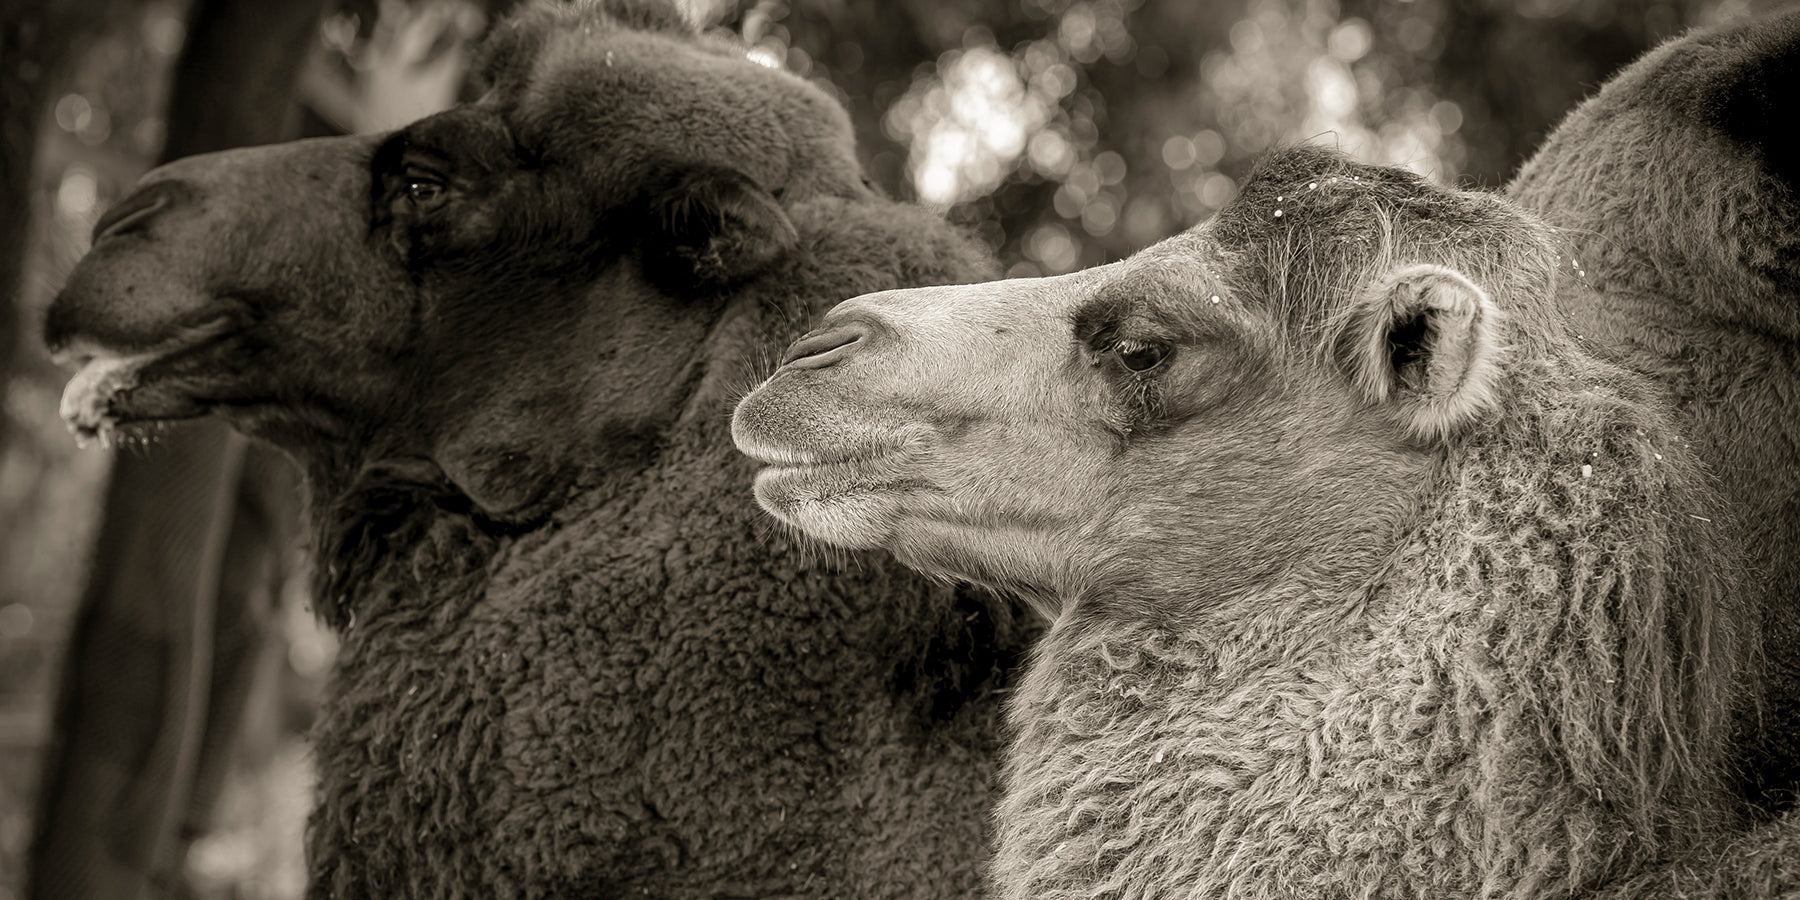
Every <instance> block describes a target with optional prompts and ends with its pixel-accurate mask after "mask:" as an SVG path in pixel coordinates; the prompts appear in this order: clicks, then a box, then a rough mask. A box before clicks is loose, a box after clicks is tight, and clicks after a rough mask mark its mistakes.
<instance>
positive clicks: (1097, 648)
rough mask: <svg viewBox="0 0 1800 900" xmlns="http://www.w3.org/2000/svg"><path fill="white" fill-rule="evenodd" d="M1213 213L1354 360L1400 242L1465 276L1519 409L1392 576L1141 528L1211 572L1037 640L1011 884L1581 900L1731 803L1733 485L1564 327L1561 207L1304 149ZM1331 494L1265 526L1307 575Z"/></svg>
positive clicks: (1495, 421) (1268, 301)
mask: <svg viewBox="0 0 1800 900" xmlns="http://www.w3.org/2000/svg"><path fill="white" fill-rule="evenodd" d="M1333 179H1335V181H1334V180H1333ZM1346 181H1353V182H1354V183H1353V184H1350V185H1346V184H1345V182H1346ZM1318 182H1324V184H1321V186H1320V188H1319V189H1317V190H1316V191H1308V192H1307V194H1306V195H1305V196H1302V197H1300V198H1299V202H1294V201H1293V200H1290V199H1285V198H1291V197H1293V196H1294V194H1295V192H1296V191H1307V190H1308V189H1307V185H1309V184H1313V183H1318ZM1276 196H1282V197H1283V198H1284V199H1283V200H1282V201H1276V200H1274V198H1275V197H1276ZM1277 202H1279V203H1281V204H1282V208H1283V209H1284V216H1283V218H1282V219H1281V220H1280V221H1281V222H1282V223H1283V224H1280V225H1276V224H1272V223H1271V221H1270V220H1268V218H1267V217H1266V215H1264V214H1265V213H1266V212H1267V211H1268V210H1269V209H1272V208H1274V205H1273V204H1275V203H1277ZM1211 235H1212V236H1213V238H1214V239H1216V240H1217V241H1218V242H1219V243H1220V244H1221V245H1222V246H1223V248H1224V251H1223V252H1224V257H1225V260H1226V261H1225V262H1224V264H1223V265H1224V267H1225V269H1226V271H1225V272H1224V273H1223V277H1224V280H1225V281H1226V282H1227V283H1229V284H1231V285H1232V286H1233V287H1234V290H1233V295H1234V297H1235V298H1236V299H1237V300H1238V301H1240V302H1243V303H1246V304H1249V305H1251V306H1253V307H1255V306H1266V307H1267V308H1270V309H1271V310H1272V311H1274V312H1276V313H1277V314H1278V315H1280V316H1281V317H1282V319H1283V320H1284V322H1285V325H1286V328H1285V329H1284V331H1285V332H1286V334H1285V336H1284V337H1283V338H1282V339H1281V340H1280V345H1281V346H1283V347H1285V352H1286V353H1289V354H1293V355H1295V356H1298V357H1311V358H1314V359H1331V358H1333V357H1337V356H1338V355H1339V354H1341V353H1342V352H1343V351H1342V344H1341V343H1340V342H1339V341H1338V340H1337V339H1336V338H1335V336H1334V335H1335V334H1337V333H1341V332H1338V331H1337V330H1336V326H1335V325H1334V323H1335V322H1336V321H1337V320H1339V319H1340V318H1341V317H1342V316H1341V310H1339V309H1336V308H1333V304H1335V303H1341V302H1342V300H1341V299H1338V298H1343V297H1346V296H1350V297H1354V296H1356V292H1354V291H1348V290H1345V289H1344V288H1345V287H1346V286H1349V285H1354V284H1356V283H1358V282H1366V280H1367V273H1369V272H1371V271H1381V270H1383V269H1384V268H1386V267H1387V265H1388V262H1387V261H1389V260H1394V259H1426V260H1430V261H1432V262H1434V263H1438V264H1441V265H1446V266H1449V267H1451V268H1454V269H1456V270H1458V271H1461V272H1464V273H1467V274H1468V275H1469V277H1470V278H1471V279H1472V280H1474V281H1475V282H1477V283H1479V284H1482V285H1484V286H1486V288H1487V289H1488V291H1489V293H1490V294H1491V296H1492V297H1493V300H1494V303H1495V305H1496V306H1497V307H1498V308H1499V310H1501V313H1502V315H1503V318H1502V319H1501V321H1502V322H1503V323H1505V328H1506V330H1505V332H1504V339H1503V340H1502V341H1501V343H1502V345H1503V346H1505V348H1506V351H1505V353H1503V354H1501V355H1500V357H1499V359H1498V360H1497V361H1496V365H1497V367H1498V369H1499V372H1498V378H1497V381H1496V382H1495V383H1494V384H1493V386H1492V390H1493V398H1492V401H1493V403H1494V404H1495V407H1496V409H1495V411H1494V412H1493V414H1491V415H1489V416H1485V417H1483V420H1482V421H1481V422H1480V426H1479V427H1470V428H1468V429H1466V430H1465V432H1464V433H1463V434H1462V435H1460V436H1458V437H1453V438H1450V439H1448V440H1445V441H1444V442H1443V443H1442V444H1441V446H1440V447H1439V449H1438V450H1437V452H1436V454H1435V456H1436V459H1435V461H1434V462H1433V464H1432V465H1431V466H1430V468H1429V469H1428V470H1427V472H1426V473H1425V474H1424V476H1423V477H1422V478H1420V479H1419V480H1418V481H1417V482H1416V484H1415V486H1414V488H1413V494H1412V496H1411V498H1410V501H1411V503H1412V504H1415V507H1414V508H1416V509H1417V510H1418V512H1417V514H1416V516H1414V517H1411V518H1410V520H1407V519H1402V520H1401V521H1399V522H1397V523H1396V524H1397V525H1398V527H1397V529H1396V530H1395V531H1394V532H1392V533H1388V534H1383V533H1381V532H1375V533H1363V534H1361V535H1360V536H1359V539H1360V540H1364V541H1368V542H1369V543H1370V546H1371V548H1373V549H1376V550H1377V551H1378V552H1379V554H1380V555H1381V556H1382V557H1384V559H1383V561H1382V564H1381V566H1380V568H1379V569H1378V570H1376V572H1375V573H1374V577H1372V578H1370V579H1368V580H1366V581H1361V580H1335V581H1325V580H1320V579H1312V580H1311V581H1310V583H1307V581H1305V580H1300V581H1296V580H1294V579H1291V578H1278V579H1275V580H1273V581H1272V582H1271V583H1270V584H1269V585H1268V586H1267V587H1263V588H1260V589H1256V590H1250V591H1244V592H1238V593H1234V592H1220V591H1218V590H1215V589H1209V587H1208V585H1211V584H1213V583H1215V582H1214V577H1213V575H1212V570H1213V567H1214V566H1216V565H1218V562H1217V561H1216V560H1209V559H1206V558H1204V557H1194V556H1190V555H1186V554H1179V551H1177V550H1175V549H1173V548H1165V552H1167V553H1169V554H1170V555H1168V556H1161V557H1159V556H1156V555H1143V554H1142V553H1141V551H1139V550H1138V549H1135V548H1124V549H1122V550H1121V552H1120V553H1119V554H1118V555H1119V557H1120V558H1119V559H1118V561H1117V564H1118V565H1119V566H1120V567H1121V568H1126V567H1137V568H1160V567H1162V566H1166V565H1169V563H1170V562H1171V561H1174V560H1179V563H1180V565H1181V566H1182V571H1184V572H1185V575H1186V576H1187V577H1188V578H1189V579H1190V582H1189V583H1190V585H1192V587H1189V588H1186V589H1185V590H1182V591H1181V592H1180V593H1178V594H1176V595H1174V596H1167V597H1161V598H1157V601H1158V605H1159V606H1161V607H1163V608H1165V609H1168V608H1172V609H1175V610H1177V611H1178V612H1177V613H1176V614H1174V615H1166V614H1165V615H1156V614H1155V613H1150V614H1147V615H1146V614H1145V612H1146V606H1145V605H1144V604H1143V603H1141V602H1133V603H1129V604H1121V603H1119V602H1117V601H1116V600H1115V599H1113V598H1109V597H1107V596H1104V595H1102V594H1095V595H1092V596H1087V597H1082V598H1079V599H1076V600H1075V601H1074V602H1073V603H1071V604H1068V606H1070V607H1072V611H1071V612H1070V613H1069V614H1068V616H1067V618H1065V619H1064V620H1063V621H1060V622H1059V623H1058V624H1057V626H1056V627H1055V630H1054V631H1053V632H1052V634H1051V635H1050V636H1049V638H1048V639H1047V640H1046V641H1045V642H1044V643H1043V644H1042V645H1041V646H1040V647H1039V648H1038V650H1037V651H1036V661H1035V663H1034V665H1033V667H1032V669H1031V672H1030V674H1029V676H1028V677H1027V680H1026V682H1025V683H1024V685H1023V686H1022V687H1021V689H1020V692H1019V694H1018V698H1017V702H1016V705H1015V706H1014V707H1013V710H1012V719H1013V721H1014V722H1015V723H1016V724H1017V727H1018V728H1019V732H1018V736H1017V738H1016V739H1015V741H1014V743H1013V754H1012V756H1011V758H1010V759H1009V760H1008V764H1007V778H1008V790H1007V794H1006V797H1005V800H1004V801H1003V803H1002V806H1001V811H1000V814H999V819H1000V822H1001V828H1002V831H1001V851H1000V854H1001V855H1000V858H999V863H998V867H997V874H998V879H999V881H1000V883H1001V884H1002V886H1003V887H1004V890H1005V895H1006V896H1008V897H1014V898H1021V900H1023V898H1041V897H1071V898H1072V897H1108V896H1116V897H1162V896H1182V895H1184V894H1185V893H1186V892H1189V891H1198V892H1200V893H1201V894H1204V895H1230V896H1237V897H1269V898H1275V897H1303V896H1305V897H1325V896H1367V897H1400V896H1411V897H1537V896H1559V895H1564V894H1567V893H1570V892H1573V891H1577V890H1580V889H1583V888H1586V887H1591V886H1594V885H1598V884H1602V883H1604V882H1605V881H1607V880H1608V879H1609V878H1612V877H1614V876H1616V875H1619V874H1621V873H1626V872H1631V871H1635V870H1637V869H1639V868H1642V867H1643V866H1645V865H1646V864H1647V863H1650V862H1652V861H1654V860H1657V859H1658V858H1660V857H1662V856H1664V855H1665V854H1669V853H1679V852H1682V851H1684V850H1686V849H1687V848H1690V847H1692V846H1694V845H1695V844H1697V843H1699V842H1701V841H1703V840H1705V839H1706V838H1707V837H1708V836H1709V835H1710V833H1711V832H1712V831H1713V830H1715V829H1718V828H1720V827H1728V826H1729V825H1730V823H1731V822H1732V821H1733V818H1732V815H1731V813H1730V812H1729V807H1728V806H1727V805H1726V804H1725V802H1724V798H1723V797H1722V796H1721V791H1720V790H1719V784H1720V783H1721V781H1722V780H1723V760H1722V747H1723V738H1724V734H1725V727H1724V722H1725V717H1724V715H1723V714H1722V713H1723V710H1724V709H1725V708H1727V706H1728V704H1729V698H1730V697H1731V695H1732V693H1731V692H1732V689H1733V688H1734V687H1735V682H1734V678H1733V673H1734V668H1735V666H1736V665H1737V664H1738V659H1739V656H1740V654H1741V652H1742V647H1743V645H1742V643H1741V641H1740V639H1739V636H1738V635H1736V634H1735V633H1734V632H1733V629H1732V624H1731V619H1730V616H1729V615H1724V614H1722V613H1727V612H1728V611H1729V608H1730V607H1729V604H1730V603H1731V598H1730V596H1729V594H1728V593H1727V592H1726V591H1724V590H1723V589H1722V583H1721V581H1720V580H1718V578H1717V575H1716V573H1715V571H1714V570H1713V564H1714V563H1716V562H1717V561H1718V560H1720V559H1721V558H1722V557H1719V556H1715V555H1714V554H1715V553H1716V552H1717V550H1718V548H1717V547H1716V546H1714V545H1713V544H1712V537H1711V535H1712V532H1713V531H1714V529H1713V527H1712V525H1711V524H1710V523H1708V522H1706V521H1704V518H1702V517H1706V518H1710V517H1711V515H1712V514H1714V513H1715V512H1716V511H1715V510H1714V509H1713V508H1712V507H1711V505H1709V504H1708V502H1707V494H1706V493H1705V491H1704V484H1703V482H1702V480H1701V478H1700V476H1699V475H1698V474H1697V473H1696V472H1695V470H1694V469H1693V467H1692V464H1691V463H1690V462H1689V461H1688V460H1687V457H1686V454H1685V453H1684V452H1683V448H1682V441H1681V439H1680V436H1679V435H1678V434H1677V433H1675V432H1674V431H1673V430H1672V429H1671V428H1670V427H1669V425H1668V423H1667V422H1666V421H1665V417H1664V416H1663V414H1662V413H1661V411H1660V410H1661V408H1660V406H1659V405H1658V402H1659V399H1660V398H1659V397H1658V396H1657V395H1656V394H1654V392H1652V391H1649V390H1648V389H1647V388H1646V387H1645V386H1644V385H1643V384H1641V383H1640V382H1639V381H1638V380H1636V379H1635V378H1633V377H1632V376H1631V375H1630V374H1629V373H1627V372H1625V371H1623V370H1621V369H1619V368H1617V367H1615V366H1612V365H1609V364H1607V363H1605V362H1603V361H1601V360H1599V359H1596V358H1594V357H1593V356H1592V355H1591V353H1589V352H1588V351H1586V350H1584V349H1583V348H1582V347H1581V345H1580V344H1579V343H1578V342H1577V341H1576V340H1574V339H1573V337H1572V336H1571V335H1569V334H1568V333H1567V332H1566V331H1565V330H1564V329H1562V328H1560V327H1556V326H1554V324H1553V321H1554V320H1553V319H1552V317H1551V316H1550V315H1549V314H1548V312H1547V310H1546V309H1545V306H1544V305H1545V302H1546V301H1547V300H1548V299H1549V298H1551V297H1554V296H1555V292H1556V288H1557V283H1558V281H1559V280H1562V279H1564V278H1566V276H1563V275H1562V274H1561V273H1559V272H1556V271H1554V270H1553V267H1552V261H1553V254H1552V253H1551V252H1550V245H1549V243H1548V241H1547V240H1546V235H1545V233H1544V232H1543V231H1541V230H1539V229H1536V228H1534V227H1532V226H1531V225H1530V223H1529V222H1527V221H1526V220H1524V219H1522V218H1520V217H1518V216H1516V215H1514V214H1512V213H1510V211H1508V210H1506V209H1504V208H1503V207H1501V206H1500V205H1499V204H1496V203H1494V202H1493V201H1491V200H1489V199H1488V198H1485V197H1479V196H1471V195H1452V194H1447V193H1444V192H1439V191H1434V190H1431V189H1428V188H1425V187H1424V186H1422V185H1420V184H1418V183H1417V182H1416V181H1415V180H1414V179H1412V178H1411V177H1410V176H1407V175H1403V174H1401V173H1397V172H1389V171H1379V170H1370V169H1368V168H1366V167H1360V166H1352V165H1348V164H1346V163H1344V162H1343V161H1341V160H1338V159H1336V158H1332V157H1328V156H1325V155H1324V154H1321V153H1318V152H1316V151H1310V150H1300V151H1293V152H1289V153H1287V154H1285V155H1281V156H1278V157H1276V158H1274V159H1272V160H1270V161H1269V162H1268V163H1267V164H1266V165H1265V166H1264V167H1263V169H1262V170H1261V171H1260V172H1259V174H1258V175H1256V176H1255V177H1253V179H1252V180H1251V182H1250V183H1249V184H1248V185H1247V186H1246V188H1245V190H1244V191H1243V193H1242V195H1241V199H1240V201H1238V204H1237V205H1236V206H1234V207H1233V208H1231V209H1228V210H1226V211H1224V212H1222V213H1221V216H1220V220H1219V222H1218V223H1217V224H1216V225H1215V226H1214V228H1213V229H1212V230H1211ZM1339 238H1344V240H1339ZM1281 352H1284V351H1280V350H1278V351H1277V353H1281ZM1284 424H1285V425H1286V427H1287V428H1288V430H1289V433H1288V434H1287V435H1286V436H1285V438H1284V439H1285V440H1288V441H1297V442H1301V443H1307V442H1309V440H1310V439H1309V438H1308V437H1307V435H1306V432H1307V430H1308V428H1307V425H1306V423H1303V422H1295V421H1290V422H1287V423H1284ZM1213 427H1214V428H1217V427H1219V426H1218V425H1217V424H1216V423H1215V424H1214V426H1213ZM1225 427H1228V428H1229V427H1230V426H1229V425H1227V426H1225ZM1221 440H1222V441H1224V442H1225V443H1227V444H1229V437H1227V438H1220V437H1218V436H1217V435H1214V436H1211V437H1210V438H1209V442H1208V443H1209V444H1210V443H1212V442H1216V441H1221ZM1206 452H1219V451H1218V450H1217V449H1211V450H1208V451H1206ZM1125 464H1127V465H1131V463H1129V462H1127V463H1125ZM1140 464H1141V463H1140ZM1162 489H1163V490H1170V491H1173V490H1178V488H1176V487H1175V486H1174V485H1167V486H1163V487H1162ZM1246 489H1248V490H1252V491H1254V490H1256V487H1255V485H1254V484H1250V485H1246ZM1345 499H1349V498H1348V497H1346V498H1345ZM1228 502H1229V501H1228ZM1329 510H1330V507H1329V506H1326V507H1323V508H1320V509H1318V510H1317V511H1315V512H1313V513H1311V514H1307V515H1306V521H1307V522H1308V523H1309V528H1310V529H1312V530H1313V534H1312V535H1311V538H1310V540H1311V543H1310V544H1309V545H1306V546H1299V547H1294V546H1289V547H1278V548H1267V547H1263V548H1257V549H1258V551H1260V552H1263V553H1275V554H1278V555H1286V556H1288V557H1289V562H1288V566H1287V567H1288V568H1289V569H1290V570H1302V571H1303V570H1305V569H1306V568H1308V564H1309V563H1315V562H1316V561H1317V559H1316V557H1317V555H1318V553H1320V552H1324V551H1322V550H1321V549H1315V548H1329V547H1331V546H1333V545H1335V544H1337V543H1338V538H1339V537H1340V535H1338V534H1337V533H1336V532H1335V531H1334V530H1333V529H1334V528H1337V527H1339V526H1336V525H1334V524H1333V523H1332V520H1331V518H1330V516H1331V514H1330V512H1329ZM1297 512H1298V511H1296V513H1297ZM1290 514H1295V513H1290ZM1321 514H1323V515H1321ZM1172 527H1173V530H1176V531H1178V532H1179V531H1181V530H1183V529H1182V528H1181V527H1180V526H1179V525H1178V524H1177V525H1174V526H1172ZM1723 558H1728V556H1727V557H1723ZM1701 560H1705V561H1707V563H1708V564H1707V565H1704V566H1700V565H1695V564H1694V563H1695V562H1696V561H1701Z"/></svg>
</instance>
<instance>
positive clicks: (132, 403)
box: [56, 329, 229, 448]
mask: <svg viewBox="0 0 1800 900" xmlns="http://www.w3.org/2000/svg"><path fill="white" fill-rule="evenodd" d="M228 340H229V335H228V334H222V333H218V330H217V329H208V331H207V332H206V333H203V334H201V335H198V336H190V337H188V338H186V339H183V340H180V341H178V342H171V343H170V344H165V345H163V346H160V347H156V348H153V349H151V350H146V351H142V352H137V353H124V352H119V351H116V350H111V349H107V348H103V347H97V346H89V345H76V346H73V347H71V348H68V349H65V350H63V351H61V352H59V353H57V354H56V362H57V363H58V364H61V365H64V366H69V367H73V368H74V369H75V374H74V375H73V376H71V377H70V378H69V382H68V384H67V385H65V386H64V387H63V394H62V403H61V406H60V409H59V410H58V411H59V412H60V414H61V415H62V419H63V423H64V424H65V425H67V426H68V428H69V431H70V433H72V434H73V435H74V436H75V445H76V446H77V447H83V448H85V447H87V446H89V445H91V444H93V443H96V442H98V443H99V444H100V445H101V446H102V447H109V446H112V445H113V444H114V443H117V442H119V441H120V440H121V439H123V438H125V437H129V436H131V435H133V434H135V433H136V432H137V431H138V430H140V429H142V428H143V427H145V426H150V425H154V424H159V423H163V422H173V421H178V420H181V419H192V418H197V417H199V416H203V415H205V414H207V413H208V412H211V411H212V409H213V408H214V407H215V406H217V405H218V404H219V403H220V402H221V401H216V400H213V399H209V398H207V397H206V396H205V393H204V386H205V382H206V381H207V380H208V379H205V378H204V377H202V376H200V375H199V374H197V373H196V372H193V371H185V372H184V371H182V370H183V369H191V368H193V367H192V366H189V365H184V364H187V363H191V362H193V361H195V360H197V359H198V358H200V357H203V356H208V357H209V356H211V355H213V353H214V351H217V350H218V349H219V348H220V347H221V345H223V344H225V343H227V342H228Z"/></svg>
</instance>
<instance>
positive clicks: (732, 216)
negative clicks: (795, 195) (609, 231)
mask: <svg viewBox="0 0 1800 900" xmlns="http://www.w3.org/2000/svg"><path fill="white" fill-rule="evenodd" d="M650 206H651V208H650V210H649V212H650V222H649V223H648V225H649V227H648V228H647V229H646V233H645V234H644V235H643V237H642V241H643V243H642V244H641V245H640V253H641V259H642V263H643V267H644V274H645V276H647V277H648V278H649V279H650V280H651V282H652V283H654V284H655V285H656V286H657V287H659V288H661V289H662V290H664V291H667V292H669V293H671V294H676V295H681V294H686V293H689V292H691V291H694V290H698V289H716V288H721V287H727V286H729V285H731V284H734V283H736V282H739V281H742V280H744V279H746V278H749V277H750V276H752V275H755V274H757V273H758V272H761V271H762V270H763V269H765V268H767V267H769V266H770V265H771V264H773V263H775V262H776V261H777V260H779V259H781V258H782V257H784V256H786V255H787V254H788V252H789V251H790V250H792V249H793V247H794V245H795V244H796V243H797V242H798V241H799V239H800V233H799V231H798V230H797V229H795V228H794V223H793V221H792V220H790V219H789V218H788V215H787V212H786V211H785V210H783V209H782V208H781V204H780V203H777V202H776V201H775V198H774V197H773V196H771V195H770V194H769V192H768V191H766V190H763V188H762V187H761V186H760V185H758V184H757V183H756V182H755V181H752V180H751V179H750V177H749V176H747V175H744V174H743V173H741V172H737V171H734V170H732V169H727V168H719V167H697V168H690V169H687V170H686V171H683V172H681V173H680V174H679V175H677V176H675V177H674V178H672V179H670V181H669V183H668V184H667V185H666V186H665V187H663V188H661V189H660V190H657V191H655V192H654V193H653V194H652V196H651V199H650Z"/></svg>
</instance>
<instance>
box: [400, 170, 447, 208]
mask: <svg viewBox="0 0 1800 900" xmlns="http://www.w3.org/2000/svg"><path fill="white" fill-rule="evenodd" d="M443 198H444V183H443V182H441V181H438V180H437V179H435V178H424V177H421V176H418V175H408V176H407V178H406V199H407V201H408V202H410V203H412V205H413V206H416V207H418V208H420V209H427V208H429V207H432V206H435V205H436V204H437V203H438V201H440V200H442V199H443Z"/></svg>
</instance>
